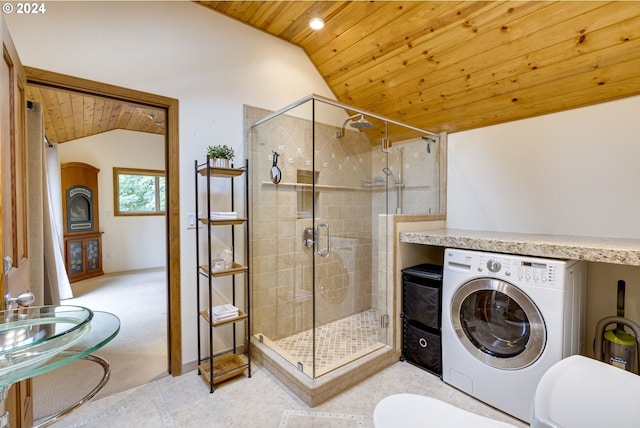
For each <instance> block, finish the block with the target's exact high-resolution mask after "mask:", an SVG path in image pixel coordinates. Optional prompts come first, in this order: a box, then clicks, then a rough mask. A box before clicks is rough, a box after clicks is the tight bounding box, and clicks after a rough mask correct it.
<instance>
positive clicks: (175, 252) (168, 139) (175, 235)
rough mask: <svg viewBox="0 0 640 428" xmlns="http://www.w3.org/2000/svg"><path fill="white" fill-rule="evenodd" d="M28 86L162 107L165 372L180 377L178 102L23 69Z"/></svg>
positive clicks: (97, 83) (144, 93)
mask: <svg viewBox="0 0 640 428" xmlns="http://www.w3.org/2000/svg"><path fill="white" fill-rule="evenodd" d="M24 70H25V73H26V77H27V85H38V86H45V87H50V88H56V89H60V90H64V91H71V92H79V93H84V94H89V95H95V96H99V97H104V98H111V99H117V100H121V101H126V102H131V103H136V104H143V105H147V106H150V107H155V108H162V109H165V110H166V112H167V115H166V120H167V122H166V133H165V171H166V175H167V221H166V233H167V240H166V248H167V251H166V257H167V260H166V266H167V348H168V349H167V357H168V364H167V365H168V371H169V373H171V374H172V375H173V376H180V375H181V374H182V329H181V324H182V323H181V312H180V227H179V226H180V175H179V172H180V168H179V158H178V154H179V134H178V100H177V99H174V98H168V97H164V96H160V95H155V94H150V93H147V92H141V91H137V90H133V89H128V88H123V87H120V86H114V85H110V84H107V83H102V82H96V81H92V80H87V79H82V78H79V77H73V76H68V75H64V74H60V73H55V72H52V71H48V70H42V69H38V68H33V67H27V66H25V67H24Z"/></svg>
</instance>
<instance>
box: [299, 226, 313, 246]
mask: <svg viewBox="0 0 640 428" xmlns="http://www.w3.org/2000/svg"><path fill="white" fill-rule="evenodd" d="M314 244H315V241H314V240H313V227H307V228H305V229H304V232H303V234H302V245H304V246H305V247H307V248H313V245H314Z"/></svg>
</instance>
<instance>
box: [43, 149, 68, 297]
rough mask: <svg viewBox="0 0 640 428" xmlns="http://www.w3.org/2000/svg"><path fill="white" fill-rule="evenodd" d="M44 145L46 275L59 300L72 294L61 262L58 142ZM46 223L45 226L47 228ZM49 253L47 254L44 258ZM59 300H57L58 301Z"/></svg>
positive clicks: (62, 251) (60, 191)
mask: <svg viewBox="0 0 640 428" xmlns="http://www.w3.org/2000/svg"><path fill="white" fill-rule="evenodd" d="M51 146H52V147H49V146H46V149H45V156H44V177H45V180H44V194H45V198H44V213H45V214H44V223H45V235H44V238H45V239H44V245H45V274H46V276H47V277H48V280H49V282H50V284H51V285H52V286H55V285H56V284H57V287H52V288H55V289H56V290H52V294H53V295H55V294H57V295H58V298H59V299H70V298H72V297H73V292H72V290H71V284H70V283H69V277H68V276H67V270H66V267H65V264H64V257H63V254H64V238H63V229H62V184H61V182H60V160H59V158H58V145H57V144H52V145H51ZM47 226H48V227H47ZM47 256H49V257H47ZM59 299H58V300H59Z"/></svg>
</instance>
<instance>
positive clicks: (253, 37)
mask: <svg viewBox="0 0 640 428" xmlns="http://www.w3.org/2000/svg"><path fill="white" fill-rule="evenodd" d="M46 9H47V10H46V13H44V14H42V15H15V14H11V15H5V20H6V22H7V25H8V27H9V30H10V33H11V35H12V37H13V40H14V43H15V45H16V48H17V50H18V53H19V55H20V58H21V60H22V63H23V64H25V65H28V66H31V67H36V68H41V69H45V70H50V71H55V72H58V73H63V74H68V75H72V76H78V77H82V78H86V79H90V80H95V81H99V82H105V83H110V84H114V85H118V86H123V87H126V88H130V89H136V90H141V91H145V92H150V93H154V94H158V95H163V96H167V97H172V98H176V99H178V100H179V102H180V123H179V129H180V201H181V203H180V212H181V214H182V218H181V222H182V224H183V227H182V229H181V237H180V239H181V266H182V269H181V283H182V339H183V349H182V354H183V362H185V363H187V362H190V361H193V360H195V359H196V342H195V339H196V337H195V331H196V326H195V322H196V316H195V314H196V308H195V291H194V290H195V279H196V272H195V268H193V266H195V248H194V247H195V234H194V233H193V230H188V229H187V228H186V213H188V212H193V210H194V209H193V205H194V189H193V183H194V178H193V161H194V159H196V158H198V159H203V158H204V155H205V150H206V147H207V146H208V145H210V144H228V145H231V146H233V147H234V148H235V149H236V152H237V153H243V138H244V136H243V123H242V120H243V113H242V105H243V104H248V105H252V106H256V107H262V108H265V109H269V110H278V109H280V108H282V107H284V106H286V105H288V104H290V103H292V102H294V101H296V100H298V99H300V98H302V97H304V96H306V95H308V94H310V93H317V94H319V95H323V96H326V97H329V98H334V97H333V94H332V93H331V90H330V89H329V88H328V87H327V85H326V83H325V82H324V80H323V79H322V77H321V76H320V75H319V74H318V72H317V70H316V69H315V68H314V66H313V65H312V64H311V62H310V60H309V59H308V57H307V55H306V54H305V53H304V52H303V51H302V50H301V49H300V48H297V47H295V46H293V45H291V44H289V43H286V42H284V41H282V40H280V39H277V38H275V37H270V36H268V35H266V34H265V33H263V32H260V31H258V30H254V29H252V28H250V27H248V26H245V25H243V24H240V23H238V22H236V21H234V20H232V19H229V18H226V17H224V16H222V15H220V14H217V13H215V12H213V11H210V10H207V9H205V8H204V7H202V6H199V5H197V4H195V3H192V2H186V1H185V2H163V1H159V2H127V1H117V2H57V1H56V2H47V3H46Z"/></svg>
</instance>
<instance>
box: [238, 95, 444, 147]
mask: <svg viewBox="0 0 640 428" xmlns="http://www.w3.org/2000/svg"><path fill="white" fill-rule="evenodd" d="M311 100H315V101H320V102H323V103H325V104H329V105H332V106H335V107H339V108H343V109H345V110H349V111H355V112H357V114H355V115H353V116H351V117H350V118H349V119H348V120H351V119H353V117H354V116H360V115H361V114H363V115H365V116H368V117H371V118H374V119H378V120H381V121H383V122H386V123H393V124H394V125H398V126H402V127H405V128H408V129H411V130H413V131H416V132H420V133H422V134H426V135H430V136H432V137H436V138H440V135H439V134H436V133H435V132H430V131H427V130H425V129H421V128H417V127H415V126H411V125H407V124H406V123H402V122H398V121H396V120H393V119H389V118H388V117H384V116H380V115H379V114H376V113H372V112H370V111H367V110H362V109H359V108H355V107H353V106H350V105H347V104H343V103H341V102H339V101H334V100H331V99H329V98H326V97H323V96H321V95H317V94H311V95H307V96H306V97H304V98H301V99H299V100H298V101H295V102H293V103H291V104H289V105H288V106H286V107H283V108H281V109H280V110H278V111H275V112H273V113H271V114H269V115H267V116H265V117H263V118H262V119H260V120H258V121H257V122H255V123H254V124H253V125H251V127H252V128H254V127H256V126H258V125H260V124H262V123H264V122H267V121H269V120H271V119H273V118H274V117H276V116H280V115H281V114H282V113H286V112H287V111H289V110H292V109H294V108H296V107H298V106H300V105H302V104H304V103H306V102H308V101H311ZM348 120H347V122H348ZM345 124H346V123H345Z"/></svg>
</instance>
